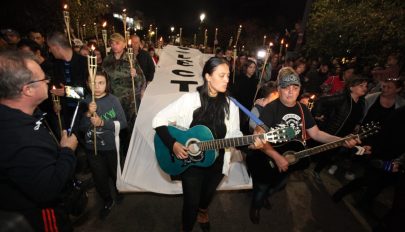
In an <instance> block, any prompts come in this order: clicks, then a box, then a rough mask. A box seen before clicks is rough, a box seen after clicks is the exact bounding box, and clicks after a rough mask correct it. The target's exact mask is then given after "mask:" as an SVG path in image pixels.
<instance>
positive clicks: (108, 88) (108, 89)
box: [96, 69, 111, 94]
mask: <svg viewBox="0 0 405 232" xmlns="http://www.w3.org/2000/svg"><path fill="white" fill-rule="evenodd" d="M96 76H103V77H105V93H107V94H109V93H110V92H111V86H110V78H109V77H108V75H107V73H106V72H104V71H103V70H100V69H98V70H97V71H96Z"/></svg>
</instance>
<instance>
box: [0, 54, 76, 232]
mask: <svg viewBox="0 0 405 232" xmlns="http://www.w3.org/2000/svg"><path fill="white" fill-rule="evenodd" d="M48 84H49V80H48V79H47V78H46V77H45V74H44V72H43V71H42V70H41V68H40V66H39V65H38V64H37V63H36V62H35V61H34V59H33V57H30V56H29V55H27V54H24V53H20V52H17V51H5V52H1V53H0V131H1V133H0V147H1V155H0V189H1V191H0V199H1V200H2V203H1V204H0V210H2V211H5V212H9V213H19V214H21V215H22V216H24V218H25V219H26V220H27V221H28V222H29V224H30V225H31V226H32V228H33V229H34V230H35V231H71V230H72V227H71V225H70V223H69V218H68V216H67V214H66V212H65V210H64V209H63V208H62V207H61V206H60V205H61V204H60V203H61V196H62V191H63V189H64V188H65V186H66V183H67V182H68V181H69V180H70V179H71V178H72V176H73V172H74V169H75V165H76V157H75V156H74V153H73V152H74V150H75V149H76V147H77V139H76V136H75V135H72V136H67V133H66V131H64V132H63V135H62V139H61V140H60V142H59V141H57V140H56V137H55V136H54V135H53V134H52V133H51V131H50V130H49V129H48V128H47V127H46V126H45V125H46V124H47V123H46V122H45V121H44V120H43V118H44V115H43V114H41V113H40V112H39V111H38V110H36V109H37V106H38V105H39V104H40V103H41V102H42V101H43V100H45V99H46V98H47V97H48ZM17 227H18V226H17ZM0 228H2V225H0Z"/></svg>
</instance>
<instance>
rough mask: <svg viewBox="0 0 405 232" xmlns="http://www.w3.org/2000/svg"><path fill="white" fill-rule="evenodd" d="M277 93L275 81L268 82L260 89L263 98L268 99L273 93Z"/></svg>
mask: <svg viewBox="0 0 405 232" xmlns="http://www.w3.org/2000/svg"><path fill="white" fill-rule="evenodd" d="M276 91H277V83H276V82H275V81H268V82H266V83H264V84H263V86H262V87H261V88H260V93H261V95H262V96H263V97H268V96H269V95H270V94H271V93H274V92H276Z"/></svg>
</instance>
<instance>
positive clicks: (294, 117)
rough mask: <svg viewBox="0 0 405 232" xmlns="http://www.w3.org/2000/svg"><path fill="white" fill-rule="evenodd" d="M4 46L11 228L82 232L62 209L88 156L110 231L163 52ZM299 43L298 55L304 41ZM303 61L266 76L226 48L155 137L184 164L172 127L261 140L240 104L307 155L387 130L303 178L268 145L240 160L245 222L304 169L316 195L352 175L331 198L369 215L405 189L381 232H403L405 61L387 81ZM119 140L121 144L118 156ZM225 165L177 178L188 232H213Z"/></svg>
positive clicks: (1, 119)
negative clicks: (213, 207)
mask: <svg viewBox="0 0 405 232" xmlns="http://www.w3.org/2000/svg"><path fill="white" fill-rule="evenodd" d="M296 30H297V31H299V28H296ZM1 33H2V35H1V37H0V39H1V43H0V46H1V47H0V111H1V114H0V129H1V131H2V133H1V135H0V137H1V140H0V141H1V142H0V144H1V148H2V149H3V153H2V155H1V156H0V186H1V190H2V191H1V192H0V196H1V198H2V199H3V200H4V202H5V204H2V205H1V206H0V210H1V211H2V214H3V213H7V214H11V215H12V216H13V217H15V218H18V217H22V218H23V219H22V221H23V223H20V224H19V225H18V226H21V228H32V229H33V230H34V231H72V230H73V228H72V225H71V223H70V221H69V214H70V213H71V212H69V210H67V208H66V207H65V206H66V205H65V199H66V197H64V196H66V195H68V194H69V192H68V191H70V190H71V188H69V187H66V186H69V185H72V183H77V182H75V181H74V180H75V178H76V177H75V173H77V166H78V165H80V164H79V163H80V160H79V161H78V157H77V154H79V153H80V152H82V153H84V154H85V156H84V160H85V161H84V162H85V163H88V166H89V169H90V171H91V174H92V175H91V176H92V181H93V182H94V186H95V188H96V190H97V192H98V194H99V195H100V197H101V199H102V200H103V206H102V208H101V209H100V212H99V217H100V219H102V220H104V219H106V218H107V217H108V215H109V213H110V211H111V208H112V207H113V206H114V205H115V204H119V203H121V202H122V200H123V198H124V196H123V195H122V194H121V193H119V192H118V190H117V188H116V187H115V186H110V184H109V180H111V181H112V182H113V183H115V181H116V178H117V176H116V175H117V152H118V151H121V152H120V154H118V155H120V156H125V155H126V152H127V150H128V146H129V142H130V139H131V134H132V130H133V127H134V124H135V120H136V116H137V111H138V109H139V106H140V104H141V103H142V97H143V93H144V91H145V89H146V88H147V86H148V85H149V84H150V83H151V82H152V81H153V78H154V72H155V66H156V65H157V63H158V62H159V57H158V55H157V54H156V53H155V49H154V46H153V45H146V46H145V45H144V42H143V41H142V40H141V38H140V37H139V36H138V35H136V34H133V35H130V36H129V40H130V41H131V43H130V45H128V46H131V47H132V49H133V53H134V56H133V58H131V57H132V56H130V55H129V54H128V50H127V49H126V46H127V44H128V43H127V41H126V38H125V37H124V36H122V35H121V34H119V33H114V34H112V35H111V36H110V37H109V52H106V51H104V48H103V46H99V44H101V43H98V41H96V40H93V39H89V40H88V41H87V42H86V43H83V42H82V41H80V40H78V39H74V40H73V41H72V43H73V44H70V43H69V40H68V39H67V38H66V36H65V34H63V33H60V32H52V33H49V34H48V35H47V36H45V35H44V33H42V32H40V31H38V30H30V31H29V33H28V34H27V35H26V36H24V37H21V36H20V34H19V33H18V32H17V31H15V30H11V29H7V30H2V31H1ZM292 33H293V32H292ZM295 36H296V38H295V37H294V38H295V39H296V40H298V41H300V44H299V45H301V43H302V39H303V38H302V36H303V35H302V34H301V33H296V35H295ZM297 43H298V42H297ZM92 47H93V48H92ZM298 54H299V53H297V52H295V51H294V52H292V53H287V54H286V55H285V56H281V57H280V56H279V55H280V54H277V53H272V55H271V56H270V57H269V59H268V60H267V61H268V62H267V63H260V60H258V59H257V58H254V57H249V55H248V54H247V53H244V52H239V54H237V56H236V57H235V56H234V54H233V49H230V48H228V49H226V50H224V51H220V52H216V53H215V56H214V57H213V58H210V59H209V60H208V61H207V62H206V63H205V65H204V67H203V70H202V75H201V78H202V80H203V84H202V85H201V86H199V87H198V88H197V90H196V91H195V92H191V93H186V94H184V95H183V96H182V97H180V98H179V99H177V100H176V101H174V102H173V103H171V104H170V105H168V106H167V107H166V108H164V109H162V110H161V111H160V112H159V113H158V114H157V115H156V116H154V119H153V125H151V127H153V128H154V129H155V130H156V133H157V134H158V135H159V137H160V138H161V139H162V140H163V142H164V144H165V145H166V146H167V148H168V149H169V150H170V151H171V152H172V153H173V154H174V156H175V158H177V159H180V160H181V159H188V157H189V153H188V152H189V150H190V148H189V147H185V145H184V144H181V143H180V142H179V141H176V139H175V138H174V137H173V136H172V135H171V134H170V133H169V131H168V127H167V126H168V125H169V124H170V121H172V120H173V119H175V121H176V122H177V124H178V126H181V127H183V128H191V127H193V126H195V125H204V126H206V127H208V128H209V129H210V130H211V132H212V133H213V138H215V139H221V138H231V137H240V136H242V135H251V134H260V133H263V132H265V129H263V128H264V127H261V126H260V125H258V123H257V122H256V121H254V120H252V119H251V118H250V117H249V116H248V115H246V114H245V113H244V112H242V111H240V110H239V109H238V107H237V106H236V105H235V103H234V102H233V101H231V100H230V99H231V98H230V96H232V97H234V98H235V99H236V100H237V101H238V102H239V103H241V104H242V105H243V106H245V107H246V108H248V109H252V113H253V114H255V115H256V116H258V117H259V118H260V119H261V120H262V121H263V122H264V124H265V125H266V128H271V127H290V128H292V129H293V130H294V131H295V139H296V140H299V141H300V143H301V144H302V145H303V149H305V148H307V147H316V146H319V145H320V144H324V143H330V142H335V141H338V140H340V139H342V138H345V137H347V136H349V135H351V134H356V133H357V131H358V128H359V127H360V126H361V125H366V124H367V123H377V122H378V123H379V125H380V127H381V132H380V133H379V134H378V135H377V136H375V137H371V138H367V139H365V140H363V141H360V140H359V139H353V138H350V139H346V141H345V143H343V146H341V147H338V148H335V149H331V150H329V151H325V152H323V153H322V154H319V155H317V156H314V157H310V158H309V159H307V160H306V161H307V162H305V161H304V162H303V161H300V163H302V164H304V165H300V166H299V167H297V168H295V167H292V166H291V167H290V163H289V160H287V158H286V157H285V156H283V152H282V150H281V149H280V148H277V147H273V146H272V144H271V143H268V142H266V141H264V140H260V139H256V140H255V141H254V143H253V144H251V145H250V146H249V147H242V148H240V149H241V150H242V151H243V153H245V154H246V163H247V167H248V170H249V172H250V174H251V177H252V180H253V191H252V202H251V207H250V209H249V218H250V220H251V221H252V223H254V224H258V223H260V210H261V209H262V208H263V207H265V208H268V206H269V199H270V198H269V197H270V196H271V195H272V193H274V192H276V191H279V190H280V189H282V188H283V187H284V186H285V185H286V183H287V182H288V181H287V177H288V173H290V172H292V171H293V170H298V171H302V170H303V169H308V168H309V167H310V165H309V162H308V161H311V162H313V163H314V166H315V167H314V169H311V173H312V175H313V177H314V178H315V180H316V181H317V182H318V183H322V178H321V175H320V174H321V171H322V170H323V169H325V168H328V172H329V173H330V174H331V175H333V174H335V172H336V171H337V170H341V169H343V170H344V171H345V172H346V175H345V177H346V178H347V179H348V180H350V181H351V182H349V183H348V184H347V185H346V186H344V187H342V189H340V190H338V191H337V192H336V193H335V194H334V195H333V200H334V201H336V202H338V201H340V200H341V199H342V198H343V197H344V196H345V195H347V194H349V193H351V192H353V191H355V190H358V189H359V188H366V191H365V193H364V197H362V198H361V202H360V205H362V206H364V207H368V208H369V207H370V206H371V205H372V202H373V199H374V198H375V197H376V196H377V195H378V194H379V193H380V192H381V191H382V189H383V188H384V187H386V186H387V185H388V184H392V185H396V186H398V187H397V188H396V195H395V200H394V203H393V207H392V210H391V211H390V213H389V215H387V217H385V218H384V219H383V220H382V222H381V223H380V224H379V228H382V229H386V230H388V229H390V228H391V229H392V228H397V227H395V226H397V225H398V223H400V221H401V220H400V218H401V217H402V215H403V214H404V199H403V195H404V194H405V193H404V189H403V185H404V176H403V170H404V160H405V158H404V154H405V153H404V152H405V149H404V148H405V147H404V145H403V144H401V142H400V139H399V138H398V137H396V136H393V134H395V132H394V130H396V129H398V128H403V126H404V122H405V121H404V119H403V112H404V107H405V106H404V105H405V99H404V97H403V96H404V91H403V85H404V79H403V78H402V75H401V66H400V58H401V54H397V53H393V54H391V55H389V56H388V58H387V63H386V66H385V67H380V68H373V69H372V68H371V66H368V65H366V64H362V63H361V62H359V59H360V58H358V57H354V58H353V59H351V60H344V62H342V61H341V60H339V59H337V58H335V59H326V58H323V59H312V60H309V59H305V58H304V57H299V56H298ZM88 55H94V56H96V57H97V66H98V68H97V70H96V72H95V76H94V77H93V76H91V75H89V68H88V59H87V57H86V56H88ZM402 71H403V70H402ZM68 87H81V88H82V89H83V90H84V94H83V96H78V97H79V99H77V98H73V97H70V96H68V95H69V94H68V92H67V89H69V88H68ZM117 137H119V138H120V141H121V144H117V143H116V141H117ZM387 138H390V139H389V142H388V143H387V142H386V139H387ZM360 143H362V144H360ZM268 160H271V162H268ZM229 162H230V153H229V151H228V150H226V149H225V150H224V149H221V150H219V151H218V158H217V159H216V160H215V162H214V164H213V165H212V166H210V167H197V166H192V167H190V168H188V169H187V170H186V171H184V172H183V173H181V174H180V175H179V176H176V177H173V178H175V179H180V180H181V181H182V188H183V208H182V224H181V225H182V226H181V230H182V231H192V229H193V227H194V224H195V222H198V223H199V224H200V226H201V228H202V230H203V231H209V230H210V221H209V217H208V208H209V205H210V202H211V201H212V199H213V197H214V194H215V192H216V188H217V186H218V185H219V183H220V182H221V180H222V179H223V177H224V175H227V173H228V169H229ZM384 162H389V163H388V166H389V167H390V168H386V167H385V166H384V165H382V164H385V163H384ZM311 168H312V166H311ZM359 169H362V170H365V172H364V174H361V172H359V171H358V170H359ZM401 173H402V174H401ZM359 175H360V176H359ZM14 214H15V215H14ZM24 222H25V224H24Z"/></svg>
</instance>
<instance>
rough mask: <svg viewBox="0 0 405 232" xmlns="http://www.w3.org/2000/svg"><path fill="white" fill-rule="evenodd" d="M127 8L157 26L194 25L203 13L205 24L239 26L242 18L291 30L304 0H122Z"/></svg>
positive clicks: (271, 27) (267, 26) (272, 27)
mask: <svg viewBox="0 0 405 232" xmlns="http://www.w3.org/2000/svg"><path fill="white" fill-rule="evenodd" d="M125 2H126V6H127V7H128V10H129V14H130V11H131V10H132V11H134V10H139V11H142V12H143V13H144V15H145V17H147V18H151V19H154V20H156V22H155V23H154V24H157V25H158V26H160V27H161V28H169V27H170V26H172V25H173V26H176V27H180V26H182V27H183V28H186V29H191V28H196V27H198V25H199V23H200V19H199V16H200V14H201V13H202V12H204V13H205V14H206V19H205V21H206V22H205V23H206V24H207V25H208V26H212V27H215V26H216V24H219V23H220V22H221V21H222V22H223V21H226V22H229V23H231V24H234V25H239V24H240V23H241V22H243V21H246V20H253V19H257V21H258V23H259V24H261V25H260V26H263V27H266V28H269V30H271V29H272V30H279V31H283V30H284V28H289V29H291V28H292V27H293V24H294V22H296V21H297V20H301V19H302V15H303V12H304V7H305V2H306V0H246V1H244V2H242V3H239V4H237V3H236V1H235V0H218V1H212V0H205V1H204V0H172V1H170V0H169V1H167V0H142V1H134V0H126V1H125Z"/></svg>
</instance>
